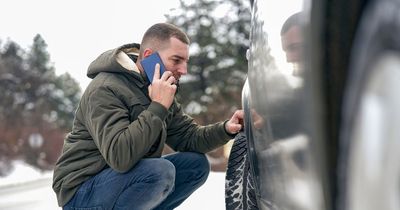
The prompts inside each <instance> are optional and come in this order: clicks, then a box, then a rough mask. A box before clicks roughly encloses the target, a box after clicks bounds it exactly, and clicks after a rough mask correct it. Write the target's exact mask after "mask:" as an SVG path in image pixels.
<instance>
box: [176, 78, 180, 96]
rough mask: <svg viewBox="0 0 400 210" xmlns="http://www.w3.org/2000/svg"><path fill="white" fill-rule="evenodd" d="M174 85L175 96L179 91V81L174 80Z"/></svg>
mask: <svg viewBox="0 0 400 210" xmlns="http://www.w3.org/2000/svg"><path fill="white" fill-rule="evenodd" d="M175 85H176V92H175V94H177V93H178V92H179V89H180V84H179V80H176V82H175Z"/></svg>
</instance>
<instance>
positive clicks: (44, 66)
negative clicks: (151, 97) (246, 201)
mask: <svg viewBox="0 0 400 210" xmlns="http://www.w3.org/2000/svg"><path fill="white" fill-rule="evenodd" d="M2 3H3V4H2V5H3V6H2V8H3V9H2V12H1V13H0V25H1V26H2V29H1V32H0V103H1V105H0V178H2V177H6V176H8V175H10V174H12V172H13V170H14V167H15V164H14V163H15V162H17V161H19V162H21V161H22V162H24V163H26V164H28V165H30V166H32V167H34V168H37V169H40V170H42V171H51V170H52V169H53V166H54V164H55V162H56V160H57V158H58V157H59V155H60V152H61V148H62V145H63V139H64V136H65V135H66V134H67V133H68V132H69V131H70V129H71V126H72V121H73V118H74V112H75V109H76V106H77V104H78V102H79V99H80V96H81V94H82V92H83V91H84V89H85V88H86V86H87V84H88V83H89V82H90V79H89V78H87V77H86V70H87V67H88V65H89V64H90V62H91V61H92V60H93V59H94V58H96V57H97V56H98V55H99V54H100V53H102V52H104V51H106V50H108V49H112V48H115V47H117V46H120V45H122V44H126V43H131V42H139V43H140V41H141V37H142V35H143V33H144V31H145V30H146V29H147V28H148V27H149V26H151V25H153V24H154V23H157V22H170V23H173V24H175V25H177V26H179V27H180V28H182V29H183V30H184V31H185V32H187V34H188V35H189V37H190V39H191V42H192V44H191V47H190V55H191V57H190V63H189V70H188V71H189V74H188V75H187V76H185V77H184V78H182V85H181V89H180V92H179V95H178V98H179V100H180V102H181V103H182V104H183V106H184V107H185V110H186V112H187V113H189V114H191V115H192V116H193V117H194V118H195V119H196V121H197V122H198V123H199V124H208V123H214V122H217V121H221V120H225V119H227V118H228V117H229V116H231V114H232V113H233V111H234V110H236V109H238V108H240V107H241V104H240V103H241V89H242V86H243V83H244V81H245V78H246V72H247V61H246V58H245V54H246V50H247V48H248V38H249V37H248V36H249V27H250V25H249V23H250V1H247V0H196V1H194V0H164V1H157V0H147V1H122V0H121V1H112V2H111V1H98V0H97V1H77V0H71V1H50V0H35V1H28V0H26V1H24V0H6V1H2ZM229 150H230V144H227V145H226V146H224V147H222V148H219V149H217V150H215V151H212V152H210V153H209V154H208V157H209V160H210V162H211V165H212V170H213V171H220V172H223V171H225V170H226V163H227V156H228V154H229ZM164 152H165V153H168V152H171V150H170V149H169V148H166V149H165V151H164Z"/></svg>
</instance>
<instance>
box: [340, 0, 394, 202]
mask: <svg viewBox="0 0 400 210" xmlns="http://www.w3.org/2000/svg"><path fill="white" fill-rule="evenodd" d="M399 10H400V1H399V0H378V1H373V2H371V3H370V4H369V5H368V7H367V9H366V10H365V12H364V14H363V16H362V20H361V23H360V27H359V30H358V32H357V35H356V38H355V45H354V48H353V51H352V55H351V65H350V73H349V78H348V85H347V87H346V89H345V98H344V113H343V117H342V118H343V123H342V129H341V130H342V133H341V139H340V140H341V147H340V148H341V151H340V164H339V166H340V168H339V169H340V171H339V172H340V174H342V178H341V180H340V181H339V187H340V195H342V197H340V209H349V210H350V209H351V210H359V209H362V210H370V209H386V210H394V209H400V190H399V183H400V164H399V162H398V160H399V159H400V153H399V152H398V150H399V149H398V148H400V129H399V127H398V125H400V109H399V107H400V97H399V95H398V90H399V89H400V38H399V33H400V15H399V12H398V11H399Z"/></svg>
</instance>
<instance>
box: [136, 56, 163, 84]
mask: <svg viewBox="0 0 400 210" xmlns="http://www.w3.org/2000/svg"><path fill="white" fill-rule="evenodd" d="M140 63H141V64H142V67H143V69H144V71H145V73H146V76H147V79H148V80H149V81H150V83H152V82H153V77H154V71H155V67H156V64H157V63H158V64H160V76H162V75H163V73H164V72H165V66H164V64H163V62H162V60H161V58H160V55H159V54H158V52H155V53H153V54H151V55H150V56H148V57H146V58H144V59H143V60H142V61H141V62H140Z"/></svg>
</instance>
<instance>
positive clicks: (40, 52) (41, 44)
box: [0, 35, 80, 170]
mask: <svg viewBox="0 0 400 210" xmlns="http://www.w3.org/2000/svg"><path fill="white" fill-rule="evenodd" d="M46 48H47V44H46V43H45V41H44V40H43V38H42V37H41V36H40V35H36V36H35V37H34V40H33V44H32V46H31V47H30V48H29V51H28V52H26V51H24V50H23V49H21V47H19V45H18V44H16V43H14V42H13V41H8V42H7V43H6V44H5V46H2V47H1V49H0V81H1V83H0V105H1V107H0V154H7V155H5V157H8V158H11V159H12V158H15V157H19V158H21V157H23V158H25V159H26V160H27V162H29V163H30V164H32V165H35V166H37V167H41V168H46V167H49V166H51V165H52V164H53V163H54V161H55V159H56V158H54V157H55V156H58V153H59V152H60V149H61V146H62V143H63V135H64V134H65V133H66V132H67V129H70V127H71V124H72V120H73V118H74V111H75V108H76V106H77V104H78V101H79V97H80V87H79V85H78V83H77V82H76V81H75V80H74V79H73V78H72V77H71V76H70V75H69V74H68V73H66V74H63V75H60V76H57V75H56V74H55V69H54V67H53V66H52V65H51V63H50V55H49V53H48V52H47V50H46ZM49 144H50V145H53V147H52V148H49V147H47V146H46V145H49ZM50 153H57V155H54V154H50ZM48 157H51V158H50V159H49V158H48ZM44 163H46V164H44ZM0 170H1V168H0Z"/></svg>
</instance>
